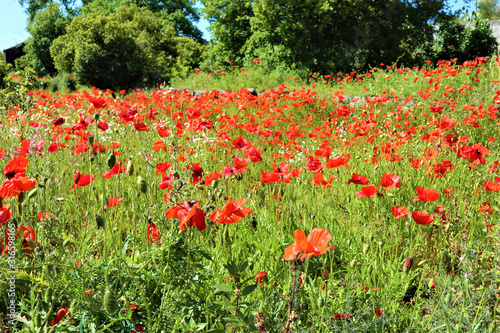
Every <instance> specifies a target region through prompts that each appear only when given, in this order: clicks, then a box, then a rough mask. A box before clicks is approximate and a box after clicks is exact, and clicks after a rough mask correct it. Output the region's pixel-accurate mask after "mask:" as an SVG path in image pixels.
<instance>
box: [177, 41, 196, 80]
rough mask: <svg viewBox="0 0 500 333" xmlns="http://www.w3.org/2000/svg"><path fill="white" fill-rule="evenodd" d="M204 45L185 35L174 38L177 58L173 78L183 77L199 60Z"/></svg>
mask: <svg viewBox="0 0 500 333" xmlns="http://www.w3.org/2000/svg"><path fill="white" fill-rule="evenodd" d="M203 50H204V46H203V45H201V44H199V43H197V42H195V41H193V40H192V39H189V38H186V37H177V38H176V51H177V54H178V56H177V58H176V59H175V65H174V70H173V73H172V77H173V78H184V77H187V76H188V75H189V73H190V72H191V70H192V69H193V68H195V67H197V66H198V65H199V64H200V62H201V55H202V53H203Z"/></svg>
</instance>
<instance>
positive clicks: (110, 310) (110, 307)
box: [102, 287, 118, 315]
mask: <svg viewBox="0 0 500 333" xmlns="http://www.w3.org/2000/svg"><path fill="white" fill-rule="evenodd" d="M102 305H103V308H104V311H106V313H107V314H109V315H112V314H114V313H115V312H116V310H118V305H117V300H116V295H115V293H113V292H111V289H110V288H109V287H106V291H105V292H104V299H103V304H102Z"/></svg>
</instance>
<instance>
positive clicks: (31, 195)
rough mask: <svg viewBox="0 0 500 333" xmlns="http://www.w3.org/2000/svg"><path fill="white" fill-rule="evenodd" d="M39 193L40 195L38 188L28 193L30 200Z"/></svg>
mask: <svg viewBox="0 0 500 333" xmlns="http://www.w3.org/2000/svg"><path fill="white" fill-rule="evenodd" d="M37 193H38V189H37V188H34V189H32V190H31V191H29V193H28V199H31V198H33V197H35V196H36V194H37Z"/></svg>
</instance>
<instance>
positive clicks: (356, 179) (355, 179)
mask: <svg viewBox="0 0 500 333" xmlns="http://www.w3.org/2000/svg"><path fill="white" fill-rule="evenodd" d="M351 183H353V184H357V185H367V184H368V177H366V176H361V175H358V174H357V173H353V174H352V177H351V179H349V181H348V182H347V185H349V184H351Z"/></svg>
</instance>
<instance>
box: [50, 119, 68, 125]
mask: <svg viewBox="0 0 500 333" xmlns="http://www.w3.org/2000/svg"><path fill="white" fill-rule="evenodd" d="M65 122H66V119H64V118H58V119H55V120H53V121H52V124H53V125H54V126H61V125H62V124H64V123H65Z"/></svg>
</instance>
